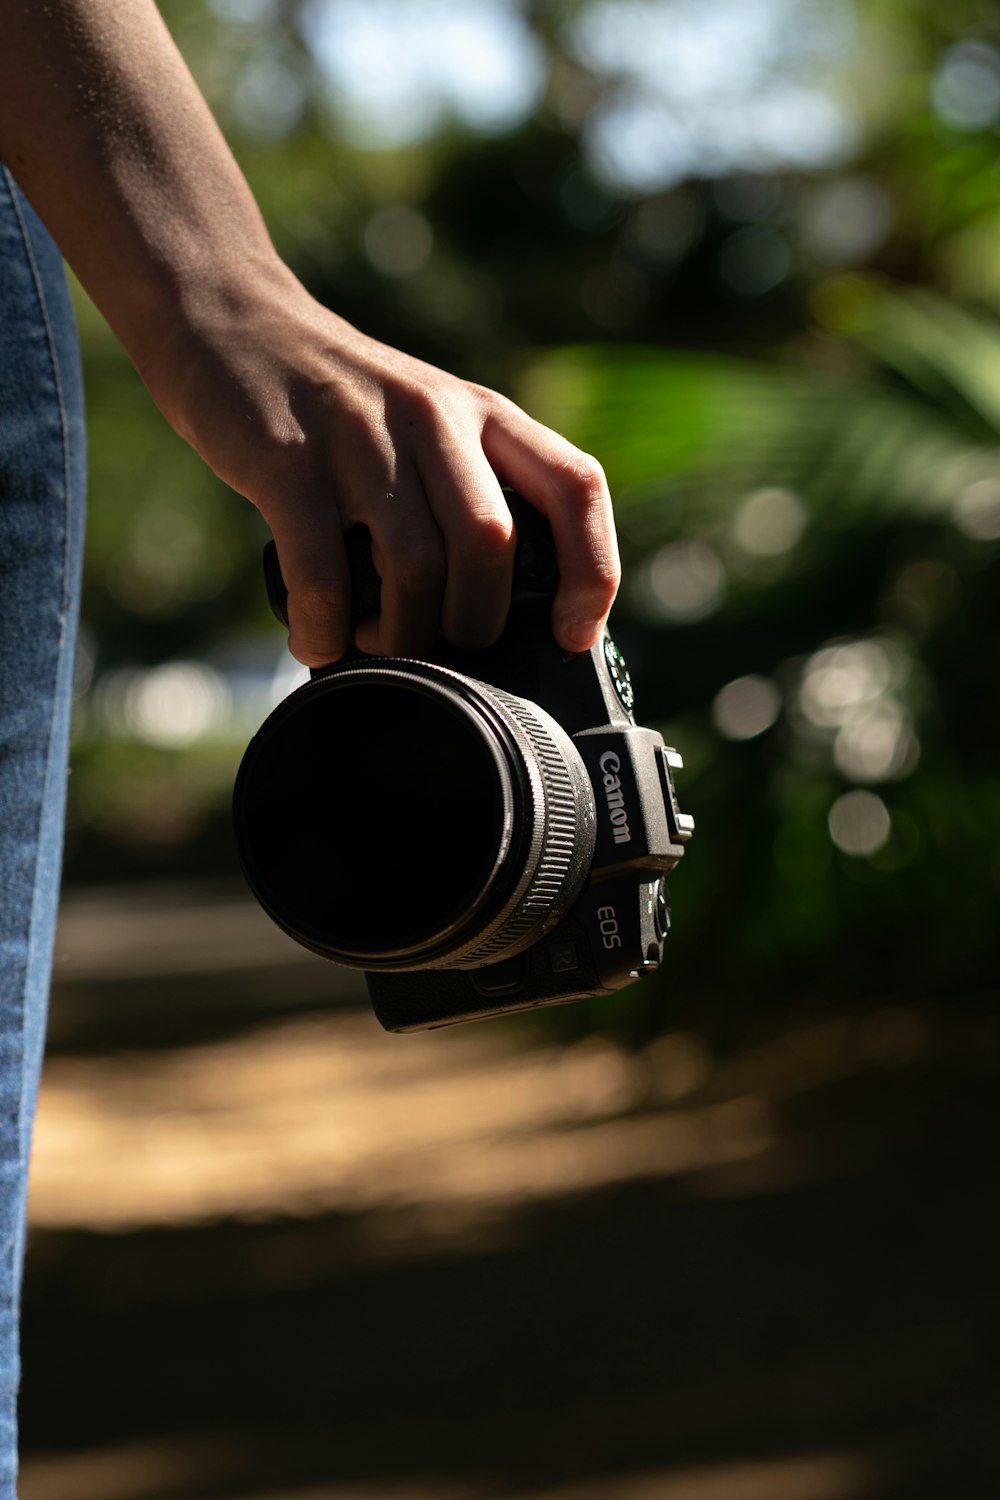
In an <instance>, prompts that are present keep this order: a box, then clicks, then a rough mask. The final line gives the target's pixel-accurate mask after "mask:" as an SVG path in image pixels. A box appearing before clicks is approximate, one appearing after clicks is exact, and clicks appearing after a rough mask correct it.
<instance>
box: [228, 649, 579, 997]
mask: <svg viewBox="0 0 1000 1500" xmlns="http://www.w3.org/2000/svg"><path fill="white" fill-rule="evenodd" d="M234 813H235V824H236V832H237V839H238V843H239V847H240V855H241V858H242V861H243V865H244V869H245V871H246V874H247V878H248V880H249V882H250V885H251V887H252V888H253V890H254V892H255V894H256V896H257V898H258V900H259V901H260V902H261V904H262V905H263V906H264V908H265V909H266V910H267V911H268V912H269V914H270V915H271V916H272V917H273V918H274V920H275V921H276V922H278V924H279V925H280V926H281V927H283V928H284V929H285V930H286V931H287V932H288V933H290V934H291V936H292V937H295V938H297V939H298V941H300V942H302V943H304V944H305V946H307V947H309V948H313V949H314V950H316V951H317V952H320V953H322V954H324V955H325V956H326V957H329V958H332V959H335V960H337V961H339V962H340V963H346V964H349V965H352V966H355V967H360V968H366V969H374V968H385V969H393V970H407V969H414V968H428V967H446V966H447V967H463V968H464V967H476V966H479V965H481V964H483V963H488V962H492V961H494V959H497V958H500V957H503V956H506V955H507V954H510V953H515V952H519V951H521V949H522V948H524V947H526V946H528V944H529V943H531V942H533V941H534V940H535V939H536V938H537V937H538V936H540V935H541V933H542V932H544V931H546V930H547V929H548V928H549V927H550V926H552V925H553V924H554V923H555V922H556V921H558V919H559V917H560V916H562V915H563V913H564V912H565V911H566V910H567V909H568V907H569V906H570V905H571V904H572V902H573V900H574V899H575V897H576V895H577V894H578V892H579V890H580V888H581V886H582V884H583V881H584V879H585V878H586V874H587V871H588V870H589V867H590V862H591V859H592V857H593V848H594V827H595V816H594V802H593V793H592V791H591V787H590V781H589V778H588V776H587V774H586V771H585V770H584V767H583V764H582V761H581V760H580V757H579V755H578V754H577V752H576V750H575V748H574V746H573V745H572V743H571V742H570V740H569V739H568V737H567V736H566V735H565V734H564V732H563V731H562V730H561V729H560V728H559V726H558V725H557V724H555V722H554V721H553V720H552V719H550V718H549V716H548V715H546V714H544V713H543V711H542V710H541V709H539V708H537V707H536V706H535V705H533V704H528V703H526V702H524V700H522V699H515V698H512V697H510V695H507V694H504V693H501V692H499V691H498V690H497V689H494V688H491V687H487V686H486V685H485V684H483V683H478V682H475V681H474V680H473V679H471V678H467V677H463V676H461V675H460V674H458V673H454V672H449V671H447V670H445V669H444V668H440V667H432V666H430V665H428V664H426V663H420V662H411V661H393V660H386V659H382V660H380V661H377V662H372V663H371V664H368V663H366V664H364V665H361V666H359V665H357V664H351V665H350V666H347V667H344V668H335V669H334V670H333V671H332V672H330V673H329V674H328V675H326V676H324V677H321V678H317V679H315V680H314V681H312V682H310V683H309V684H307V685H306V686H305V687H303V688H300V689H299V690H298V692H297V693H294V694H292V696H291V697H290V698H288V699H286V700H285V702H284V703H282V704H280V705H279V707H278V708H277V709H276V710H275V711H274V713H273V714H272V715H271V716H270V718H269V719H268V720H267V721H266V722H265V724H264V725H263V726H262V727H261V729H260V731H259V732H258V734H257V736H256V737H255V738H254V740H253V741H252V742H251V744H250V746H249V748H248V750H247V753H246V755H245V757H244V760H243V764H242V766H241V767H240V773H239V776H238V778H237V782H236V791H235V799H234Z"/></svg>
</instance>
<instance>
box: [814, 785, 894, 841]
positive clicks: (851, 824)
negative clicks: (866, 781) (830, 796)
mask: <svg viewBox="0 0 1000 1500" xmlns="http://www.w3.org/2000/svg"><path fill="white" fill-rule="evenodd" d="M827 823H828V826H829V829H830V837H831V838H832V839H833V842H834V843H835V844H836V846H837V848H838V849H840V850H842V852H843V853H844V854H852V855H857V856H858V857H864V856H867V855H871V854H877V853H878V851H879V850H880V849H882V848H883V847H884V846H885V845H886V844H887V843H888V841H889V834H890V832H891V831H892V820H891V819H890V817H889V810H888V808H887V807H886V805H885V803H884V802H883V801H882V798H881V797H878V796H876V795H875V793H874V792H863V791H854V792H845V793H844V795H843V796H842V797H838V798H837V800H836V802H835V803H834V804H833V806H832V807H831V809H830V814H829V817H828V819H827Z"/></svg>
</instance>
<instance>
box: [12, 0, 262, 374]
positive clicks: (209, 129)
mask: <svg viewBox="0 0 1000 1500" xmlns="http://www.w3.org/2000/svg"><path fill="white" fill-rule="evenodd" d="M0 26H2V32H3V43H2V46H0V158H2V159H3V160H4V161H5V162H6V164H7V165H8V167H9V168H10V170H11V171H12V173H13V174H14V176H15V177H16V178H17V180H18V182H19V183H20V185H21V187H22V188H23V189H24V191H25V193H26V194H27V195H28V197H29V198H30V199H31V201H32V204H33V206H34V207H35V209H36V210H37V212H38V213H39V215H40V216H41V218H42V219H43V220H44V221H45V223H46V225H47V227H48V228H49V230H50V232H51V233H52V235H53V237H54V238H55V239H56V241H57V243H58V244H59V245H60V247H61V249H62V251H63V253H64V255H65V256H66V258H67V260H68V261H69V262H70V264H71V265H72V267H73V269H74V270H75V272H76V274H77V275H78V276H79V278H80V280H81V282H82V283H83V285H84V286H85V287H86V288H87V291H88V292H89V293H90V295H91V297H92V298H93V300H94V301H95V303H96V304H97V306H98V307H99V308H100V309H101V311H102V312H103V313H104V315H105V317H106V318H107V320H108V322H109V323H110V324H111V326H112V328H113V329H114V331H115V333H116V334H117V336H118V337H119V339H120V340H121V342H122V343H123V345H124V346H125V348H126V349H127V350H128V352H129V354H130V355H131V357H132V358H133V359H134V360H135V362H136V364H137V365H138V366H139V367H140V369H141V368H143V366H144V365H145V363H146V362H147V360H148V358H149V356H150V350H151V346H152V345H154V344H155V341H156V339H157V338H158V337H159V336H161V333H162V331H163V330H165V329H167V328H169V327H170V326H171V324H172V323H175V322H176V320H177V319H178V318H180V319H181V320H182V321H183V319H184V318H185V317H191V318H192V319H195V320H197V319H199V318H205V317H211V316H213V311H214V304H219V306H218V312H219V314H221V315H223V316H224V315H225V314H226V312H227V311H228V310H229V304H232V303H233V302H238V299H239V297H240V296H241V287H242V285H243V284H244V282H245V281H246V279H247V277H248V273H252V274H253V275H254V276H259V275H261V274H273V275H280V274H281V272H280V267H279V265H278V261H277V257H276V256H275V254H274V251H273V248H272V246H271V242H270V239H269V237H268V233H267V230H266V228H265V226H264V222H263V220H262V218H261V216H260V213H259V211H258V209H257V206H256V204H255V202H254V200H253V197H252V195H251V193H250V190H249V188H248V187H247V184H246V182H245V180H244V178H243V175H242V173H241V172H240V170H239V167H238V166H237V164H236V162H235V160H234V159H233V156H232V154H231V152H230V150H229V147H228V146H227V144H226V142H225V140H224V138H223V136H222V134H221V132H220V131H219V128H218V126H217V125H216V123H215V121H214V120H213V118H212V115H211V113H210V112H209V110H208V107H207V105H206V104H205V102H204V100H203V98H202V96H201V94H200V92H199V90H198V88H197V86H196V85H195V83H194V81H193V79H192V78H191V75H190V73H189V72H188V69H187V66H186V64H185V63H184V61H183V59H182V58H181V56H180V54H179V53H178V51H177V49H176V47H175V46H174V43H173V41H172V39H171V37H170V34H169V32H168V31H167V28H166V26H165V25H164V23H163V21H162V19H161V17H160V14H159V12H158V11H157V9H156V6H155V5H154V4H153V3H152V0H50V3H42V0H0Z"/></svg>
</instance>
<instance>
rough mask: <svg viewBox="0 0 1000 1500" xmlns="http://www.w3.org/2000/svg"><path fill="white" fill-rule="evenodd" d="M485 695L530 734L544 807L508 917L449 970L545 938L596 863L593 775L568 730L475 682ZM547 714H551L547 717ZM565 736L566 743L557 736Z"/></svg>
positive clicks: (480, 962)
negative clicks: (543, 935)
mask: <svg viewBox="0 0 1000 1500" xmlns="http://www.w3.org/2000/svg"><path fill="white" fill-rule="evenodd" d="M477 688H478V691H479V692H480V693H481V694H482V695H483V697H488V698H489V699H490V700H492V701H493V703H494V704H495V706H496V707H497V709H498V710H499V711H500V712H501V713H502V714H503V715H504V716H505V717H506V718H507V719H508V720H510V719H513V721H514V723H515V724H516V725H517V727H518V728H519V729H520V731H521V734H522V735H523V736H524V737H526V738H527V740H528V742H529V747H530V751H531V752H532V758H533V760H534V763H535V765H536V766H537V768H538V771H539V773H540V779H541V786H540V788H538V786H537V782H536V781H535V778H534V777H532V782H533V783H534V785H535V788H536V794H537V790H540V792H541V806H540V807H539V808H537V809H536V833H537V835H539V836H536V838H534V839H533V840H532V849H531V853H530V855H529V857H528V860H527V862H526V868H525V873H524V877H523V879H522V881H521V882H520V883H519V889H518V891H517V892H516V894H515V897H514V900H513V902H512V903H511V904H510V907H509V915H507V916H506V917H504V918H501V920H500V922H499V924H498V925H497V926H495V927H494V928H493V930H492V931H491V932H490V933H489V934H488V935H487V936H486V938H485V939H484V940H483V941H482V942H477V943H475V944H474V946H473V947H472V948H470V949H467V950H465V951H462V952H460V953H459V954H452V955H449V957H448V958H447V960H446V964H447V967H448V968H450V969H474V968H480V967H481V966H482V965H484V964H488V963H492V962H494V961H495V960H497V959H499V958H501V957H507V956H509V955H512V954H514V953H518V952H520V951H521V950H522V949H523V948H525V947H527V945H528V944H529V943H530V942H532V941H534V940H535V939H536V938H538V937H540V936H541V935H542V933H544V932H545V931H546V930H547V929H548V928H549V927H552V926H553V925H554V924H555V923H556V922H557V921H558V920H559V919H560V918H561V917H562V916H564V915H565V912H566V910H567V908H568V907H569V905H570V904H571V903H572V901H573V900H574V899H575V897H576V895H577V894H578V892H579V890H580V887H581V886H582V884H583V881H584V879H585V877H586V874H587V872H588V871H589V869H590V864H591V860H592V858H593V853H594V841H595V829H596V813H595V811H594V800H593V791H592V789H591V785H590V779H589V777H588V776H587V773H586V771H585V770H584V768H583V764H582V762H581V761H580V757H579V754H578V752H577V750H576V748H575V746H574V745H573V744H572V742H571V741H570V739H569V737H568V735H566V734H565V733H564V731H563V730H561V729H560V728H559V726H558V724H556V723H555V721H554V720H551V719H549V720H548V723H547V724H546V723H545V722H544V721H543V719H542V717H541V714H540V712H539V711H538V710H537V709H536V708H535V706H534V705H533V704H528V703H526V702H525V701H524V700H523V699H521V698H515V697H514V696H513V695H512V694H510V693H505V692H503V691H502V689H500V688H494V687H489V688H486V687H485V685H484V684H482V683H478V684H477ZM545 717H546V719H548V715H546V716H545ZM557 736H558V740H562V741H563V744H562V745H560V744H559V742H558V740H557Z"/></svg>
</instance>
